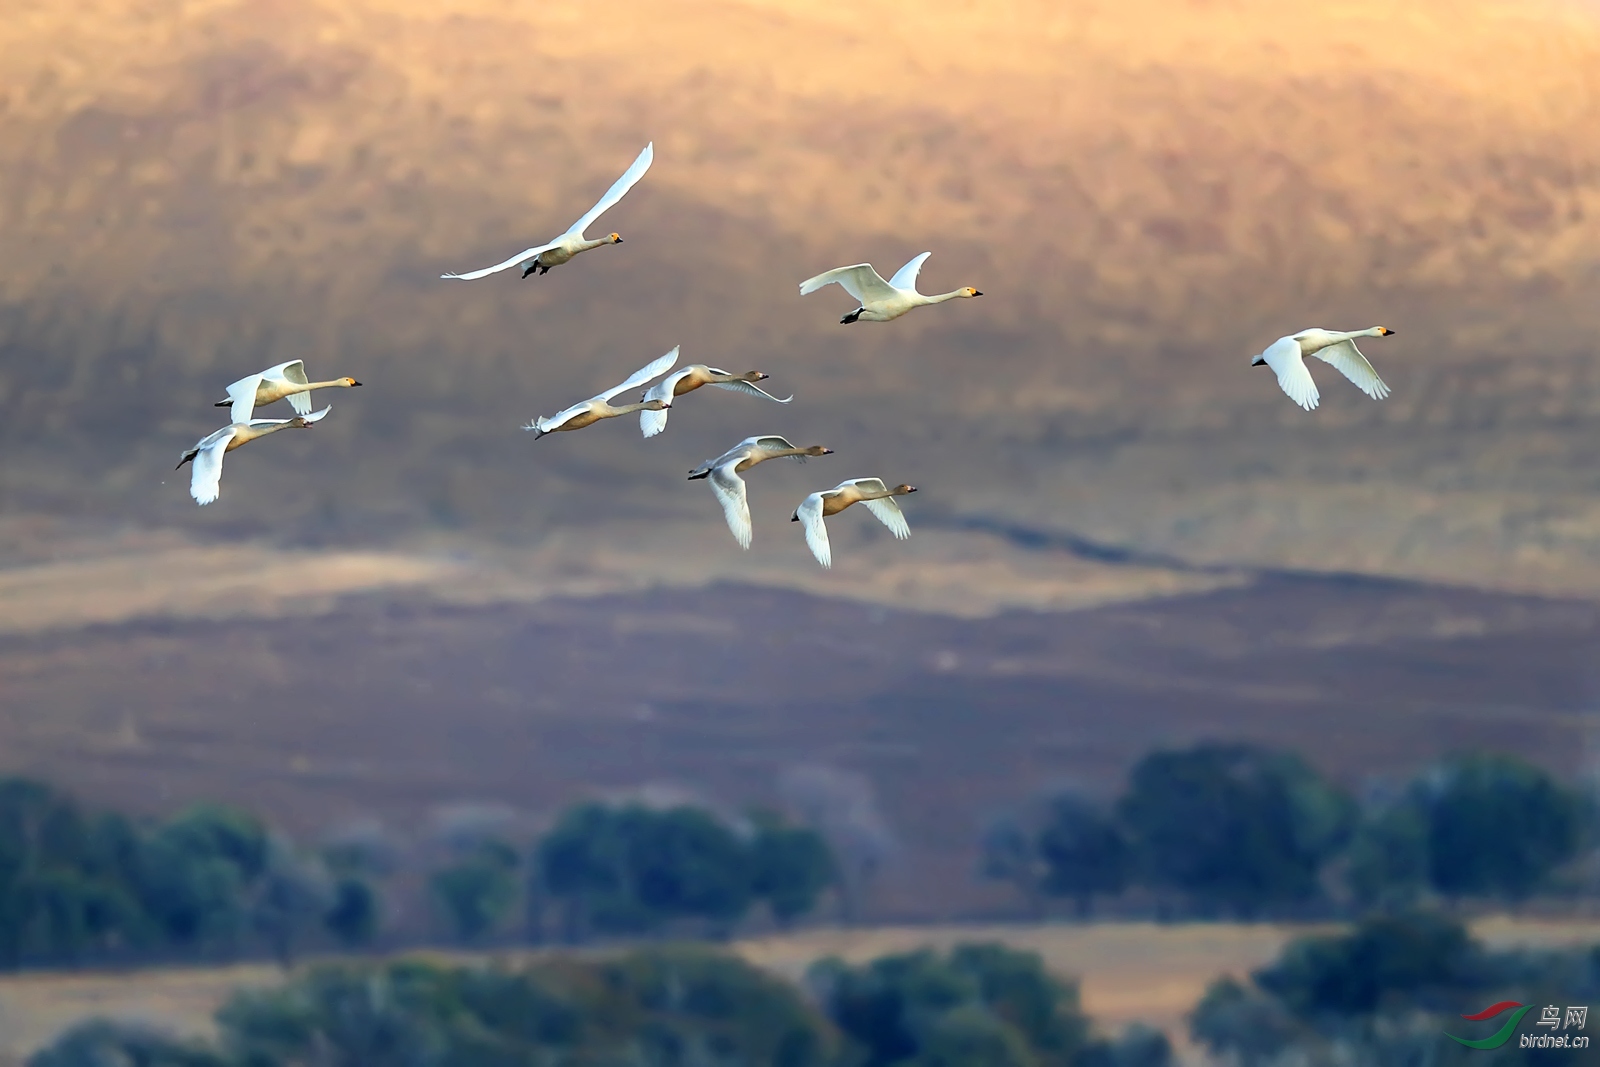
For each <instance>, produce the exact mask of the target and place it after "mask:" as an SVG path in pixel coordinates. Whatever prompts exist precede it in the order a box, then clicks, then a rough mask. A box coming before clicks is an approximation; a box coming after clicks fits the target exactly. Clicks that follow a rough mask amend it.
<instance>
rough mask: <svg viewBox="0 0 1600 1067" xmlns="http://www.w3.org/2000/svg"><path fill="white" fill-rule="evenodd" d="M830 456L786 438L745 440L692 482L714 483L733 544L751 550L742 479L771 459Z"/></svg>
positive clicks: (699, 469) (816, 447)
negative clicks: (748, 472)
mask: <svg viewBox="0 0 1600 1067" xmlns="http://www.w3.org/2000/svg"><path fill="white" fill-rule="evenodd" d="M831 455H833V449H831V448H824V447H822V446H821V445H811V446H809V447H806V448H796V447H795V446H794V445H792V444H790V443H789V442H788V440H786V439H785V438H782V437H778V436H775V435H768V436H766V437H746V438H745V439H744V440H743V441H740V442H739V443H738V444H736V445H734V446H733V447H732V448H730V449H728V450H727V451H726V452H724V453H723V454H722V455H720V456H718V457H717V458H716V459H713V460H711V461H709V462H707V463H706V464H705V465H703V466H700V467H696V468H695V469H694V470H692V471H690V472H689V480H690V481H691V482H692V481H696V480H697V479H700V478H705V479H707V480H709V481H710V482H711V488H712V489H713V490H715V491H716V494H717V502H718V503H719V504H721V505H722V514H723V517H724V518H726V519H727V520H728V529H729V530H732V531H733V537H734V540H736V541H738V542H739V547H740V548H745V549H748V548H749V547H750V538H751V529H750V501H749V499H748V498H747V497H746V495H745V490H744V479H743V478H741V477H739V475H740V474H742V473H743V472H745V471H747V470H749V469H750V468H751V467H754V466H755V465H756V464H757V463H765V462H766V461H767V460H769V459H782V458H784V457H793V458H794V459H797V460H799V461H800V462H802V463H804V462H805V459H806V457H807V456H831Z"/></svg>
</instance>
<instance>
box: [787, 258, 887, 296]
mask: <svg viewBox="0 0 1600 1067" xmlns="http://www.w3.org/2000/svg"><path fill="white" fill-rule="evenodd" d="M834 282H838V283H839V284H840V285H842V286H844V291H845V292H847V293H849V294H850V295H851V296H853V297H855V298H856V299H857V300H859V301H861V302H862V303H863V304H865V303H866V302H867V301H868V300H887V299H889V298H890V297H892V296H894V290H893V289H892V288H890V286H889V283H888V282H886V281H884V280H883V278H882V276H880V275H879V274H878V272H877V271H875V270H873V269H872V264H871V263H856V264H852V265H851V266H848V267H835V268H833V269H832V270H829V271H823V272H822V273H821V274H819V275H817V276H816V277H815V278H807V279H806V280H805V281H803V282H801V283H800V295H801V296H805V295H806V294H807V293H814V292H816V291H817V290H818V289H821V288H822V287H823V286H824V285H832V284H833V283H834Z"/></svg>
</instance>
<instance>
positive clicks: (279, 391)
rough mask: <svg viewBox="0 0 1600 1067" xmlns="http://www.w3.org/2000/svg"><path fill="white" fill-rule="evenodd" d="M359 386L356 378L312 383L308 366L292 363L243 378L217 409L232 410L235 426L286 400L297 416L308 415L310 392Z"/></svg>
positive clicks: (303, 363) (235, 383)
mask: <svg viewBox="0 0 1600 1067" xmlns="http://www.w3.org/2000/svg"><path fill="white" fill-rule="evenodd" d="M360 385H361V383H360V382H358V381H356V380H355V379H354V378H335V379H333V380H332V381H331V382H313V381H310V380H308V379H307V378H306V365H305V362H304V361H303V360H298V359H291V360H290V361H289V362H287V363H280V364H278V365H277V366H276V367H268V368H267V369H266V370H264V371H262V372H261V373H259V374H252V375H250V376H249V377H248V378H240V379H239V380H238V381H236V382H234V383H233V384H232V385H230V386H228V399H226V400H219V401H217V403H216V406H217V407H219V408H225V407H232V408H233V411H232V413H231V414H232V416H233V421H234V422H249V421H250V416H251V414H252V413H253V412H254V411H255V409H256V408H259V407H266V406H267V405H268V404H271V403H273V402H274V401H278V400H285V399H286V400H288V401H289V406H290V407H292V408H294V411H295V414H296V415H309V414H311V390H313V389H355V388H357V387H358V386H360Z"/></svg>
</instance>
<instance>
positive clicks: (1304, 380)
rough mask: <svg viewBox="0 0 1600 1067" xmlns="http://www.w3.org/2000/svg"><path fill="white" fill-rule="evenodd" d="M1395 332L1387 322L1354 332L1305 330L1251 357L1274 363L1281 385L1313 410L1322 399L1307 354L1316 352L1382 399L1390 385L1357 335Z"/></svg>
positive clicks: (1260, 362) (1255, 362)
mask: <svg viewBox="0 0 1600 1067" xmlns="http://www.w3.org/2000/svg"><path fill="white" fill-rule="evenodd" d="M1392 333H1394V331H1393V330H1391V329H1389V328H1388V327H1387V326H1373V327H1372V328H1371V329H1366V330H1355V331H1353V332H1351V333H1340V332H1338V331H1337V330H1321V329H1311V330H1301V331H1300V332H1299V333H1293V334H1290V335H1288V336H1287V337H1280V338H1278V339H1277V340H1276V341H1274V342H1272V343H1271V344H1270V345H1268V346H1267V350H1266V351H1265V352H1263V353H1261V354H1260V355H1259V356H1257V357H1255V359H1253V360H1251V361H1250V365H1251V366H1252V367H1260V366H1267V367H1271V368H1272V371H1273V373H1274V374H1276V375H1277V376H1278V385H1279V386H1280V387H1282V389H1283V391H1284V392H1285V393H1287V394H1288V396H1289V399H1290V400H1293V401H1294V402H1295V403H1296V404H1299V405H1300V406H1301V407H1303V408H1305V409H1306V410H1307V411H1310V410H1311V409H1312V408H1314V407H1316V406H1317V404H1318V402H1319V401H1320V400H1321V399H1322V396H1321V394H1320V393H1318V392H1317V383H1316V382H1315V381H1314V380H1313V379H1312V377H1311V372H1310V371H1309V370H1307V369H1306V364H1305V357H1306V356H1316V357H1317V358H1318V359H1320V360H1322V361H1323V362H1324V363H1328V364H1331V365H1332V366H1333V368H1334V369H1335V370H1337V371H1338V372H1339V373H1340V374H1343V375H1344V376H1345V377H1346V378H1349V379H1350V380H1351V381H1352V382H1354V383H1355V385H1356V388H1358V389H1360V390H1361V391H1362V392H1363V393H1366V394H1367V395H1368V396H1370V397H1372V399H1374V400H1382V399H1383V398H1384V397H1386V396H1388V395H1389V387H1388V386H1387V385H1385V384H1384V382H1383V379H1382V378H1380V377H1378V372H1377V371H1375V370H1373V369H1372V364H1371V363H1368V362H1367V357H1366V356H1364V355H1362V354H1361V349H1359V348H1357V347H1356V340H1355V339H1356V338H1357V337H1387V336H1388V335H1389V334H1392Z"/></svg>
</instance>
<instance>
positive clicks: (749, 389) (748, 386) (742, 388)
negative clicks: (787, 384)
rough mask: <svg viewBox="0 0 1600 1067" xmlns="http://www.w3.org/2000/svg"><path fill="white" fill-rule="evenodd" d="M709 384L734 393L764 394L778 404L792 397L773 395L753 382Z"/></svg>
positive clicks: (784, 402) (786, 401) (785, 402)
mask: <svg viewBox="0 0 1600 1067" xmlns="http://www.w3.org/2000/svg"><path fill="white" fill-rule="evenodd" d="M711 384H712V385H714V386H716V387H717V388H718V389H727V390H729V391H731V392H735V393H749V394H750V395H751V396H764V397H766V398H767V399H768V400H777V401H778V403H780V404H787V403H788V402H789V401H791V400H793V399H794V397H792V396H789V397H783V398H782V399H780V398H778V397H775V396H773V395H772V394H771V393H769V392H767V391H766V390H765V389H763V388H761V386H759V385H757V384H756V383H755V382H712V383H711Z"/></svg>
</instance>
